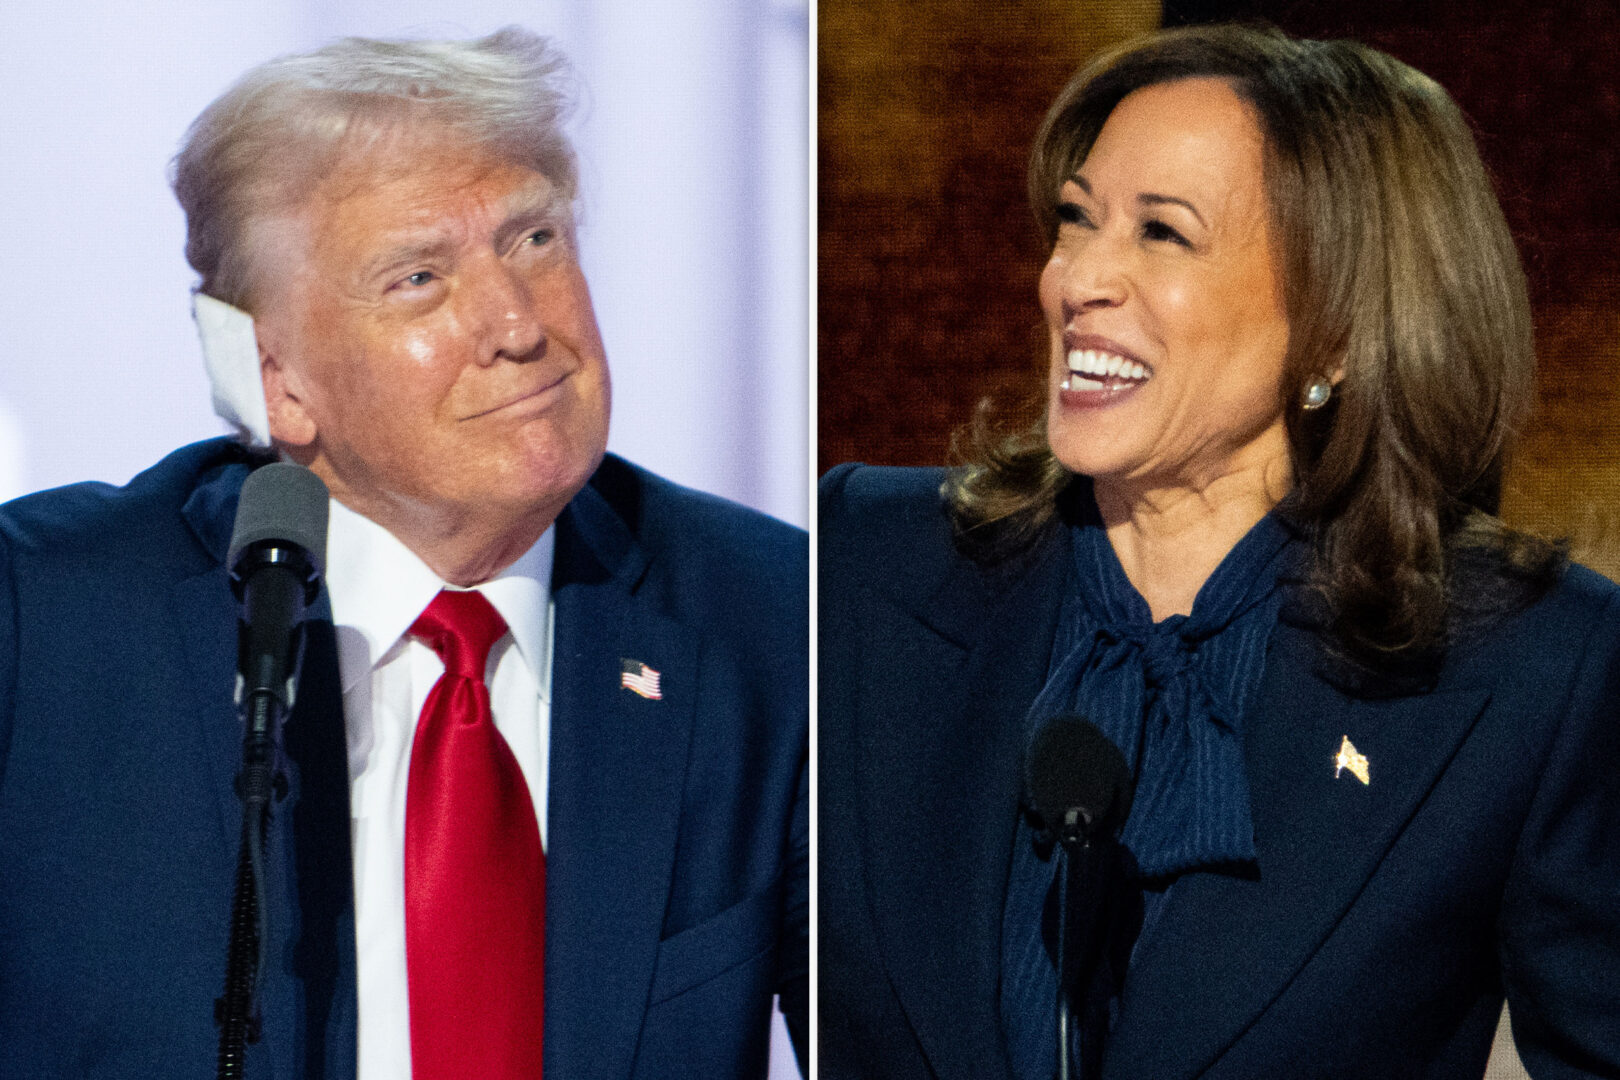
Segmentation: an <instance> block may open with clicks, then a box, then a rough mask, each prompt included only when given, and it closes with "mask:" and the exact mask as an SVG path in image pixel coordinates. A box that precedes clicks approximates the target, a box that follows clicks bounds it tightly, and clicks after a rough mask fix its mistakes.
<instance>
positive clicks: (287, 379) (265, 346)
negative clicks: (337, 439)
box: [258, 326, 316, 446]
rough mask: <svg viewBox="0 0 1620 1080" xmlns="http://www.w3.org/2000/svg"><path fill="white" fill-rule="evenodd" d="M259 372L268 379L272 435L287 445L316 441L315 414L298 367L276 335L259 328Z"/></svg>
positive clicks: (266, 400)
mask: <svg viewBox="0 0 1620 1080" xmlns="http://www.w3.org/2000/svg"><path fill="white" fill-rule="evenodd" d="M258 338H259V375H260V377H261V378H262V379H263V380H264V406H265V412H266V413H267V414H268V416H269V418H270V438H271V439H273V440H275V441H276V442H277V443H280V444H282V445H285V446H308V445H309V444H310V443H312V442H314V441H315V435H316V430H315V418H314V417H313V416H312V415H310V411H309V406H308V400H309V399H308V397H307V396H306V395H305V393H304V386H303V380H302V378H301V377H300V376H299V373H298V372H297V370H295V369H294V368H293V367H291V366H290V365H288V364H287V363H285V362H283V361H282V359H281V355H282V354H281V352H280V350H279V349H278V348H277V341H276V335H275V334H274V333H268V334H267V333H266V328H265V327H263V326H261V327H259V328H258Z"/></svg>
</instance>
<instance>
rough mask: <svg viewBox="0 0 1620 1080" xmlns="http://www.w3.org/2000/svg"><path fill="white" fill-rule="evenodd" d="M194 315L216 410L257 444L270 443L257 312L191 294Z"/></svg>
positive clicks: (192, 314)
mask: <svg viewBox="0 0 1620 1080" xmlns="http://www.w3.org/2000/svg"><path fill="white" fill-rule="evenodd" d="M191 317H192V318H193V319H195V320H196V321H197V333H198V335H199V336H200V337H201V338H202V353H203V365H204V366H205V367H206V368H207V369H208V382H209V385H210V386H211V387H212V388H213V392H214V412H216V413H218V414H219V415H220V416H221V417H223V418H224V419H226V420H228V421H230V422H231V423H233V424H237V425H239V426H240V427H242V428H243V429H245V430H246V431H247V433H248V435H249V437H250V438H251V439H252V440H253V445H254V446H258V447H264V448H266V449H268V448H269V446H270V413H269V410H268V409H267V408H266V407H265V403H264V379H263V377H262V376H261V375H260V374H259V339H258V338H257V337H256V336H255V335H254V333H253V316H251V315H249V314H248V313H247V312H245V311H243V310H241V309H240V308H234V307H232V306H231V305H229V304H227V303H225V302H224V301H223V300H215V299H214V298H213V297H212V296H205V295H203V294H202V293H192V294H191Z"/></svg>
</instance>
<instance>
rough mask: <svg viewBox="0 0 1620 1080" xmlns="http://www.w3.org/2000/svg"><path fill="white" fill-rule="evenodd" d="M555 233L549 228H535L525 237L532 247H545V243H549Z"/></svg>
mask: <svg viewBox="0 0 1620 1080" xmlns="http://www.w3.org/2000/svg"><path fill="white" fill-rule="evenodd" d="M556 235H557V234H556V233H555V232H553V231H552V230H551V229H536V230H534V232H532V233H530V234H529V235H528V238H527V239H528V243H530V244H531V245H533V246H534V247H545V246H546V245H547V244H549V243H551V241H552V239H553V238H555V237H556Z"/></svg>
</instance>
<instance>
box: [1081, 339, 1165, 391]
mask: <svg viewBox="0 0 1620 1080" xmlns="http://www.w3.org/2000/svg"><path fill="white" fill-rule="evenodd" d="M1068 363H1069V373H1068V374H1067V375H1065V376H1064V377H1063V381H1062V382H1061V383H1059V384H1058V385H1059V388H1060V389H1063V390H1069V391H1078V392H1085V391H1098V390H1113V391H1118V390H1129V389H1132V388H1134V387H1137V386H1141V385H1142V384H1143V383H1145V382H1147V381H1148V380H1149V379H1151V378H1153V369H1152V368H1150V367H1148V366H1147V365H1146V364H1144V363H1142V362H1141V361H1139V360H1132V359H1130V358H1129V357H1125V356H1121V355H1119V354H1118V353H1114V352H1109V351H1107V350H1106V349H1071V350H1069V355H1068Z"/></svg>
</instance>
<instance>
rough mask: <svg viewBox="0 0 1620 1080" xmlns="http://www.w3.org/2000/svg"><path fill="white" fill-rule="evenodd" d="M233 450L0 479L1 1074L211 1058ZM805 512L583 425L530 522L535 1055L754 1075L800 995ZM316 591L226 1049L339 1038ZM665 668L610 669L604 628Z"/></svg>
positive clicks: (341, 1006)
mask: <svg viewBox="0 0 1620 1080" xmlns="http://www.w3.org/2000/svg"><path fill="white" fill-rule="evenodd" d="M254 460H256V459H249V458H248V457H247V456H246V455H245V453H244V452H243V451H241V450H240V449H238V448H237V447H236V446H235V445H234V444H232V443H230V442H229V441H227V440H213V441H210V442H205V443H199V444H196V445H194V446H190V447H187V448H185V449H183V450H181V451H178V452H177V453H175V454H173V455H171V456H170V457H168V458H166V459H165V460H164V461H162V462H160V463H159V464H158V465H157V466H155V467H154V468H153V469H151V470H149V471H147V472H145V473H143V474H141V475H140V476H138V477H136V478H135V480H134V481H132V482H131V483H130V484H129V486H128V487H125V488H122V489H113V488H110V487H107V486H105V485H91V484H86V485H78V486H74V487H70V488H64V489H60V490H57V491H53V492H47V493H43V494H40V495H36V496H30V497H27V498H24V499H21V500H18V501H16V502H13V503H11V504H9V505H8V506H6V507H5V508H3V509H0V1077H4V1078H6V1080H13V1078H15V1080H23V1078H26V1080H51V1078H62V1080H69V1078H71V1080H91V1078H108V1080H112V1078H118V1080H137V1078H139V1080H150V1078H155V1077H164V1078H186V1077H196V1078H199V1080H201V1078H204V1077H211V1076H213V1075H214V1069H215V1061H214V1057H215V1047H216V1045H217V1034H216V1030H215V1027H214V1023H213V1019H212V1009H213V1001H214V998H215V997H216V996H217V995H218V994H219V993H220V992H221V988H222V986H223V981H224V980H223V972H224V957H225V944H226V940H227V921H228V915H229V910H230V897H231V883H232V872H233V869H234V866H235V861H236V856H237V839H238V835H239V830H240V820H241V812H240V808H239V804H238V802H237V800H236V797H235V796H234V794H233V793H232V788H231V783H232V778H233V776H234V775H235V772H236V768H237V763H238V761H239V758H240V750H239V742H240V730H241V728H240V724H239V722H238V720H237V718H236V715H235V710H234V707H233V705H232V703H231V696H232V686H233V682H234V678H235V674H234V673H235V649H236V630H235V617H236V616H235V608H234V603H233V600H232V598H231V592H230V588H229V586H228V584H227V581H226V575H225V568H224V566H223V565H222V560H223V558H224V553H225V548H226V545H227V542H228V540H229V535H230V530H231V526H232V521H233V518H234V514H235V505H236V497H237V492H238V491H239V489H240V487H241V484H242V480H243V478H244V477H245V476H246V475H247V472H248V471H249V468H250V466H251V465H252V464H253V463H254ZM806 571H807V566H806V541H805V537H804V534H803V533H802V532H801V531H800V530H797V529H791V528H789V527H787V526H785V525H782V524H781V523H780V522H775V521H772V520H770V519H768V518H765V517H764V516H762V515H759V514H755V513H753V512H751V511H746V510H743V509H742V508H740V507H736V506H733V505H731V504H729V503H725V502H724V501H722V500H719V499H715V498H712V497H709V496H705V495H700V494H698V493H696V492H692V491H688V490H686V489H683V488H679V487H677V486H675V485H673V484H670V483H668V482H666V481H662V480H659V479H657V478H656V477H653V476H651V475H650V474H648V473H646V472H643V471H641V470H639V469H636V468H634V467H633V466H630V465H627V464H626V463H624V462H622V461H620V460H618V459H616V458H612V457H609V458H608V459H607V460H606V461H605V462H604V463H603V465H602V466H601V468H600V469H599V470H598V472H597V474H596V475H595V476H594V477H593V478H592V480H591V483H590V485H589V486H588V487H587V488H586V489H585V490H584V491H582V492H581V493H580V494H579V495H578V496H577V497H576V498H575V499H574V500H573V502H572V503H571V504H570V505H569V507H568V509H567V511H566V512H565V513H564V514H563V516H562V517H561V518H560V519H559V520H558V523H557V548H556V566H555V571H554V576H553V592H554V595H555V598H556V611H557V622H556V626H557V636H556V642H555V646H554V667H553V677H552V691H553V704H552V710H551V716H552V721H551V750H550V753H551V769H550V775H551V780H550V791H549V795H548V799H549V803H548V813H549V819H550V820H549V829H548V853H547V856H548V857H547V886H548V888H547V897H546V922H547V940H546V1016H545V1062H546V1071H547V1075H548V1076H556V1077H566V1078H570V1080H573V1078H601V1080H608V1078H626V1077H642V1078H648V1080H651V1078H654V1077H660V1078H661V1077H672V1076H690V1077H694V1078H696V1077H702V1078H705V1080H708V1078H714V1077H742V1076H759V1075H762V1074H763V1072H764V1068H765V1059H766V1054H767V1044H768V1031H769V1011H770V1003H771V999H772V995H773V994H775V993H777V992H780V993H781V995H782V1002H783V1009H784V1012H785V1013H786V1014H787V1016H788V1019H789V1026H790V1028H791V1029H792V1030H793V1032H794V1034H795V1037H796V1039H797V1041H798V1042H799V1043H800V1045H801V1046H802V1045H803V1041H804V1033H805V1020H806V1015H807V1010H808V1000H807V974H808V948H807V929H808V846H809V845H808V813H807V796H808V790H807V750H806V746H807V741H806V738H807V686H806V668H807V660H808V653H807V648H808V644H807V639H806V634H807V629H808V612H807V610H806V606H805V604H806V600H805V597H806V576H807V575H806ZM329 612H330V607H329V605H328V604H327V602H326V599H325V596H324V594H323V596H322V598H321V600H320V601H319V603H318V607H317V618H316V621H314V622H313V623H312V624H311V627H312V629H311V638H310V643H309V648H308V653H307V657H306V661H305V670H304V676H303V680H302V683H301V687H300V692H299V696H298V701H297V705H296V708H295V711H294V713H293V716H292V717H291V718H290V719H289V721H288V724H287V726H286V746H287V754H288V756H289V758H290V769H289V772H290V780H291V790H290V793H289V794H288V795H287V797H286V798H285V800H284V801H282V802H280V803H279V804H277V806H276V807H275V811H274V820H273V823H272V826H271V835H270V842H269V855H268V858H269V861H270V864H271V871H270V874H269V875H268V876H269V879H270V880H269V888H270V897H269V901H268V907H269V920H270V921H269V926H270V934H271V938H272V940H271V942H270V945H269V949H268V957H267V962H266V964H267V966H266V979H265V988H264V995H265V996H264V1028H265V1035H264V1040H263V1041H262V1042H261V1043H259V1044H257V1045H255V1046H252V1047H250V1048H249V1055H248V1060H247V1067H246V1075H247V1077H249V1078H250V1080H260V1078H264V1080H269V1078H271V1077H276V1078H279V1080H290V1078H311V1080H314V1078H323V1080H342V1078H350V1077H353V1075H354V1068H355V1015H356V1014H355V983H354V967H355V945H354V911H353V895H352V884H351V882H352V875H351V868H350V855H349V808H348V774H347V768H346V764H345V760H346V754H345V745H344V736H343V721H342V701H341V693H340V689H339V682H338V670H337V660H336V650H335V648H334V645H333V641H332V626H331V623H330V616H329ZM621 658H629V659H634V660H639V661H642V662H643V663H645V664H647V665H649V666H650V667H652V668H655V669H657V670H658V671H659V672H660V673H661V675H662V679H661V685H662V692H663V697H662V700H656V701H654V700H647V699H644V698H642V697H639V696H637V695H636V694H633V693H631V692H630V691H628V690H625V689H623V688H621V686H620V660H621Z"/></svg>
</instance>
